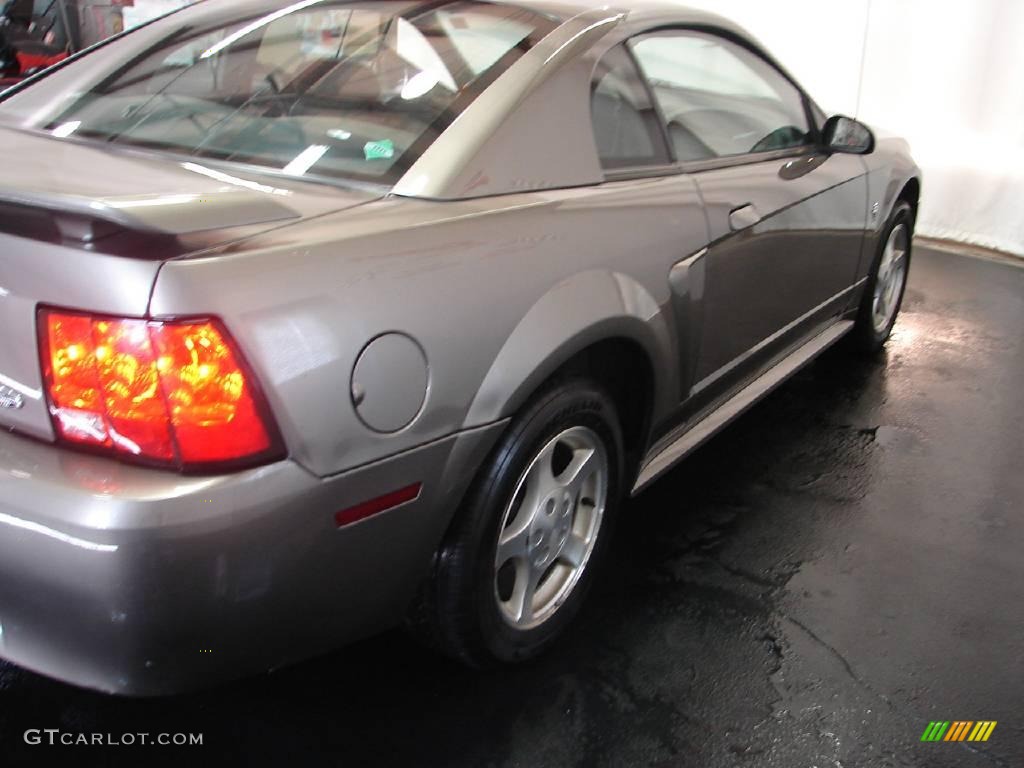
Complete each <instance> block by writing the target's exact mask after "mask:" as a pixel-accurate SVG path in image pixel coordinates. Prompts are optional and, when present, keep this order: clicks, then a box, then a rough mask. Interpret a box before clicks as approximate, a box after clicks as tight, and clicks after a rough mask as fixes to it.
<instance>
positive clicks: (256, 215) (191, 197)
mask: <svg viewBox="0 0 1024 768" xmlns="http://www.w3.org/2000/svg"><path fill="white" fill-rule="evenodd" d="M0 204H6V205H7V206H18V207H23V208H28V209H32V210H35V211H44V212H47V213H49V214H51V215H52V216H53V220H54V223H55V224H56V225H57V227H58V228H59V230H60V232H61V234H62V235H63V237H64V238H66V239H70V240H80V241H82V242H91V241H92V240H95V239H96V238H98V237H100V236H103V235H104V234H110V232H111V231H112V230H116V229H121V230H130V231H133V232H141V233H152V234H158V235H170V236H179V235H186V234H191V233H195V232H204V231H207V230H213V229H229V228H232V227H244V226H249V225H253V224H266V223H272V222H278V221H287V220H289V219H296V218H298V217H299V214H298V213H296V212H295V211H293V210H292V209H291V208H288V207H287V206H285V205H282V204H281V203H280V202H278V201H277V200H276V199H274V198H273V197H272V196H270V195H266V194H261V193H258V192H251V191H249V190H245V189H234V188H228V189H220V190H216V191H214V192H211V193H207V194H166V195H128V196H114V197H102V198H88V197H82V196H77V195H69V194H66V193H60V192H43V191H39V190H33V189H31V188H25V187H20V188H17V189H15V188H11V187H5V186H0ZM103 225H106V226H103Z"/></svg>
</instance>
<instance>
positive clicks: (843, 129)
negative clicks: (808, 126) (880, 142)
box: [822, 115, 875, 155]
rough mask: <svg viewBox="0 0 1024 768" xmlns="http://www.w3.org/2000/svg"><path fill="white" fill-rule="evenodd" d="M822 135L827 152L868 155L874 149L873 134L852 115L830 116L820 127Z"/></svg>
mask: <svg viewBox="0 0 1024 768" xmlns="http://www.w3.org/2000/svg"><path fill="white" fill-rule="evenodd" d="M822 137H823V139H824V142H825V148H826V149H828V151H829V152H843V153H846V154H848V155H870V154H871V153H872V152H874V151H875V134H873V133H872V132H871V129H870V128H868V127H867V126H866V125H864V123H860V122H858V121H856V120H854V119H853V118H852V117H844V116H843V115H835V116H833V117H830V118H829V119H828V120H827V121H826V122H825V127H824V128H823V129H822Z"/></svg>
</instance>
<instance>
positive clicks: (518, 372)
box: [467, 271, 678, 460]
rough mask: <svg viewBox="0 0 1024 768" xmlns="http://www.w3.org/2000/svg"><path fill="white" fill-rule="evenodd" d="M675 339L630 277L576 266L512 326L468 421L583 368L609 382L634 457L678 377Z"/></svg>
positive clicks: (505, 412) (516, 404)
mask: <svg viewBox="0 0 1024 768" xmlns="http://www.w3.org/2000/svg"><path fill="white" fill-rule="evenodd" d="M672 339H673V334H672V332H671V327H670V324H669V323H668V322H667V320H666V318H665V316H664V314H663V312H662V309H661V307H660V306H659V304H658V303H657V302H656V301H655V299H654V298H653V297H652V296H651V295H650V293H648V292H647V291H646V289H644V288H643V286H641V285H640V284H639V283H637V282H636V281H635V280H633V279H632V278H630V277H628V276H626V275H622V274H620V273H613V272H605V271H591V272H584V273H580V274H578V275H576V276H574V277H572V278H570V279H568V280H566V281H563V282H562V283H559V284H558V285H556V286H554V287H553V288H552V289H551V290H550V291H548V292H547V293H546V294H545V295H544V296H543V297H542V298H541V299H540V300H539V301H537V302H536V303H535V304H534V305H533V307H531V309H530V311H529V312H528V313H527V314H526V315H525V316H524V317H523V319H522V321H521V322H520V323H519V324H518V325H517V326H516V328H515V329H514V330H513V332H512V333H511V334H510V336H509V338H508V339H507V341H506V343H505V344H504V345H503V347H502V349H501V351H500V352H499V354H498V355H497V356H496V358H495V360H494V363H493V364H492V366H491V368H490V370H489V371H488V373H487V375H486V376H485V378H484V381H483V383H482V384H481V386H480V388H479V390H478V392H477V395H476V397H475V399H474V401H473V403H472V405H471V406H470V408H469V412H468V416H467V425H472V424H481V423H488V422H492V421H496V420H499V419H503V418H506V417H509V416H511V415H512V414H514V413H516V412H517V411H518V410H519V409H520V408H522V406H523V405H524V404H525V403H526V402H527V401H528V400H529V399H530V398H531V397H532V396H533V395H534V394H535V393H536V392H538V391H540V390H541V389H543V388H544V387H545V386H547V385H548V384H549V383H550V382H551V381H554V380H557V379H559V378H562V377H566V376H570V375H573V374H582V375H587V376H589V377H591V378H594V379H595V380H596V381H597V382H598V383H600V384H602V385H604V386H605V387H607V388H608V390H609V394H610V395H611V396H612V398H613V399H614V400H615V404H616V407H617V408H618V410H619V412H620V419H621V420H622V422H623V423H622V428H623V430H624V433H625V435H626V437H627V451H628V453H629V454H630V456H629V458H633V457H634V454H636V453H639V452H642V448H643V446H644V444H645V442H646V440H647V433H648V431H649V427H650V423H651V420H652V418H653V416H654V414H656V413H658V412H659V411H660V409H665V408H667V407H669V403H670V398H671V394H670V393H671V392H672V391H674V390H673V385H672V382H674V381H676V380H677V378H678V369H677V367H676V366H675V365H673V364H671V362H670V361H673V357H672V355H671V349H673V346H672V344H673V341H672ZM638 458H639V457H637V460H638Z"/></svg>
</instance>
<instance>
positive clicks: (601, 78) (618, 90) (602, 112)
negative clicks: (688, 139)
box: [591, 45, 670, 170]
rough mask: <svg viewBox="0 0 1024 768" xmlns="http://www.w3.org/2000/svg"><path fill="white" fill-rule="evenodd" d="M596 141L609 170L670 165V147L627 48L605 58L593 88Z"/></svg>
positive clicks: (615, 49) (595, 76)
mask: <svg viewBox="0 0 1024 768" xmlns="http://www.w3.org/2000/svg"><path fill="white" fill-rule="evenodd" d="M591 108H592V111H593V120H594V138H595V140H596V141H597V151H598V154H599V155H600V158H601V165H602V166H603V167H604V168H605V170H616V169H622V168H638V167H645V166H657V165H667V164H668V163H669V162H670V158H669V153H668V147H667V146H666V145H665V139H664V135H663V134H662V131H661V126H660V125H659V120H658V114H657V112H656V110H655V109H654V105H653V104H652V103H651V98H650V94H649V93H648V91H647V88H646V87H645V86H644V82H643V79H642V78H641V76H640V72H639V70H638V69H637V66H636V63H635V62H634V61H633V57H632V56H631V55H630V53H629V51H628V50H626V48H625V47H624V46H621V45H620V46H618V47H617V48H614V49H612V50H611V51H610V52H609V53H608V54H606V55H605V56H604V58H603V59H602V60H601V62H600V64H598V66H597V70H596V72H595V73H594V81H593V84H592V88H591Z"/></svg>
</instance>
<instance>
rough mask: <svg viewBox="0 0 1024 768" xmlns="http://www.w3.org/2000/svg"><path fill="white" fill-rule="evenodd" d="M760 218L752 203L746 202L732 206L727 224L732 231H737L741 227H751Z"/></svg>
mask: <svg viewBox="0 0 1024 768" xmlns="http://www.w3.org/2000/svg"><path fill="white" fill-rule="evenodd" d="M760 220H761V214H759V213H758V212H757V208H755V207H754V204H753V203H747V204H746V205H741V206H740V207H739V208H734V209H733V210H732V212H731V213H730V214H729V226H730V227H732V231H733V232H739V231H740V230H741V229H747V228H748V227H752V226H754V225H755V224H757V222H759V221H760Z"/></svg>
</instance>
